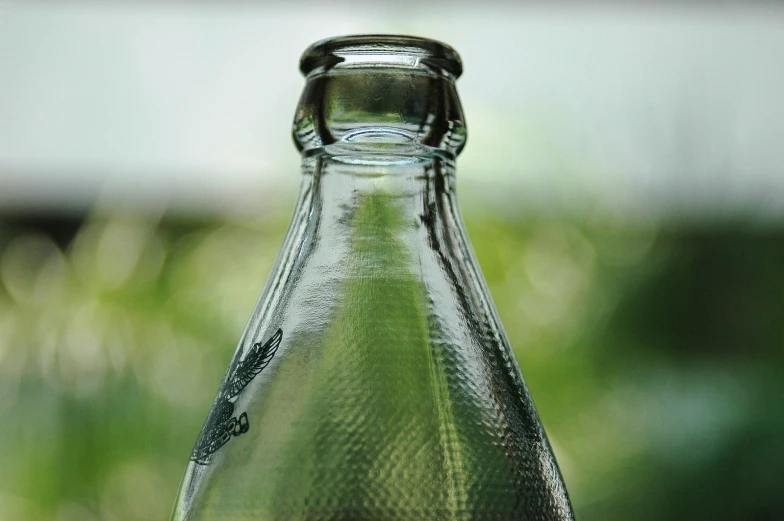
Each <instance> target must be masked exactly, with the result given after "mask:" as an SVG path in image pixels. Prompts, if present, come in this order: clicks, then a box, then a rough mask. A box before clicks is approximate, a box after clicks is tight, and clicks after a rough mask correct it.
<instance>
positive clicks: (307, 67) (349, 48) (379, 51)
mask: <svg viewBox="0 0 784 521" xmlns="http://www.w3.org/2000/svg"><path fill="white" fill-rule="evenodd" d="M363 56H367V57H368V63H369V64H370V63H374V61H376V60H374V58H376V59H377V58H378V57H379V56H383V57H385V58H389V59H391V60H392V62H391V63H389V62H387V60H384V61H385V62H387V66H389V65H395V59H396V58H400V60H399V61H398V63H397V65H399V66H405V67H412V66H416V65H419V64H422V65H424V66H426V67H428V68H430V69H439V70H441V71H444V72H446V73H448V74H449V75H450V76H452V77H453V78H455V79H457V78H458V77H459V76H460V75H461V74H462V73H463V64H462V61H461V60H460V55H459V54H458V53H457V51H455V50H454V49H453V48H452V47H450V46H449V45H447V44H445V43H442V42H439V41H437V40H432V39H429V38H421V37H418V36H406V35H396V34H355V35H348V36H337V37H333V38H327V39H324V40H320V41H318V42H316V43H314V44H313V45H311V46H310V47H308V48H307V49H306V50H305V52H304V53H303V54H302V58H301V59H300V62H299V70H300V72H302V74H303V75H305V76H307V75H309V74H310V73H311V72H313V71H314V70H316V69H318V68H323V69H324V70H329V69H331V68H332V67H334V66H336V65H338V64H340V63H343V62H346V61H347V58H348V57H351V58H352V59H356V58H359V59H360V61H361V57H363ZM412 58H414V60H413V62H412V60H411V59H412Z"/></svg>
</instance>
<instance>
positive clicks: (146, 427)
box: [0, 210, 784, 521]
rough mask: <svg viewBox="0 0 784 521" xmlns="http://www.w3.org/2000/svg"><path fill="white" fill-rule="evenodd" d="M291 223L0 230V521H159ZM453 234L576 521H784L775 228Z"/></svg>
mask: <svg viewBox="0 0 784 521" xmlns="http://www.w3.org/2000/svg"><path fill="white" fill-rule="evenodd" d="M288 217H289V216H288V214H287V213H286V212H280V213H276V214H273V215H269V214H267V215H264V216H263V217H259V218H257V219H231V218H227V217H224V218H212V219H206V220H193V219H185V218H182V217H180V218H178V217H173V216H167V217H163V218H160V217H157V218H152V217H150V216H149V215H147V214H141V213H140V214H136V213H133V212H130V213H128V212H113V213H109V214H106V213H97V214H95V215H92V216H90V217H89V218H87V219H86V220H85V221H84V222H83V223H82V224H81V225H80V227H79V229H78V231H77V233H76V234H75V235H74V237H73V238H71V237H67V238H65V239H63V238H61V237H57V236H55V235H52V234H47V233H44V232H42V229H41V228H39V227H35V226H30V225H28V224H24V223H22V224H20V223H18V222H17V223H16V224H12V223H11V222H10V221H6V222H5V223H4V224H3V222H2V221H0V415H2V416H0V417H1V418H2V421H0V520H3V521H4V520H10V521H27V520H31V521H32V520H44V519H45V520H49V519H54V520H58V521H75V520H79V521H91V520H107V521H115V520H117V521H120V520H122V521H125V520H128V521H134V520H147V519H166V518H167V516H168V515H169V512H170V509H171V506H172V504H173V501H174V498H175V494H176V490H177V487H178V485H179V480H180V477H181V475H182V471H183V470H184V468H185V464H186V462H187V459H188V455H189V452H190V450H191V448H192V445H193V442H194V441H195V439H196V436H197V434H198V432H199V429H200V427H201V424H202V422H203V421H204V418H205V417H206V414H207V411H208V409H209V406H210V404H211V402H212V400H213V398H214V396H215V392H216V390H217V387H218V384H219V382H220V379H221V378H222V376H223V373H224V372H225V370H226V367H227V366H228V362H229V360H230V357H231V355H232V353H233V350H234V347H235V344H236V341H237V339H238V338H239V335H240V332H241V331H242V328H243V326H244V323H245V321H246V319H247V317H248V315H249V314H250V311H251V309H252V307H253V305H254V303H255V301H256V298H257V297H258V294H259V292H260V291H261V288H262V286H263V283H264V281H265V279H266V276H267V274H268V273H269V270H270V268H271V266H272V262H273V261H274V257H275V255H276V254H277V250H278V247H279V244H280V241H281V239H282V236H283V232H284V230H285V226H286V224H287V222H288ZM466 217H467V218H468V222H467V226H468V229H469V234H470V236H471V238H472V241H473V244H474V247H475V249H476V252H477V256H478V257H479V260H480V263H481V265H482V269H483V271H484V273H485V276H486V278H487V280H488V283H489V285H490V289H491V292H492V294H493V296H494V298H495V301H496V304H497V306H498V308H499V310H500V313H501V316H502V320H503V322H504V325H505V327H506V329H507V333H508V334H509V337H510V339H511V341H512V344H513V346H514V348H515V352H516V354H517V356H518V359H519V362H520V365H521V367H522V369H523V373H524V375H525V377H526V380H527V382H528V385H529V387H530V389H531V392H532V394H533V396H534V399H535V400H536V403H537V406H538V408H539V412H540V415H541V416H542V418H543V420H544V422H545V426H546V428H547V430H548V433H549V434H550V437H551V441H552V443H553V446H554V449H555V451H556V453H557V456H558V459H559V463H560V465H561V468H562V470H563V472H564V476H565V479H566V482H567V486H568V488H569V490H570V494H571V496H572V500H573V503H574V506H575V510H576V513H577V516H578V518H579V519H580V520H582V521H589V520H594V519H595V520H603V521H609V520H619V521H620V520H625V521H628V520H687V519H688V520H694V519H744V520H769V519H782V518H784V495H782V494H781V487H782V478H781V469H782V468H784V443H782V442H781V439H782V438H784V420H782V418H784V351H782V349H781V347H782V339H784V316H783V315H784V283H782V280H784V278H783V277H784V233H782V232H781V231H780V230H779V229H774V228H765V229H759V228H752V227H728V226H726V225H723V226H716V227H710V226H701V227H691V228H686V227H665V228H662V227H654V226H651V225H643V224H636V225H630V224H626V225H621V224H620V221H613V220H609V221H601V220H597V219H592V220H584V219H579V220H578V219H567V218H563V217H552V216H549V217H545V216H539V217H537V216H530V215H528V216H509V215H503V216H501V215H498V214H491V213H484V214H483V213H481V212H478V211H476V210H474V211H471V212H467V216H466Z"/></svg>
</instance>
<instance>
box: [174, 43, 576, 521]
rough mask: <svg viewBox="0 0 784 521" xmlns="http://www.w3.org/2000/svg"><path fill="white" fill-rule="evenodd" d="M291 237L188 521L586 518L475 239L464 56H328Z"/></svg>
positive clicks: (256, 316) (186, 504)
mask: <svg viewBox="0 0 784 521" xmlns="http://www.w3.org/2000/svg"><path fill="white" fill-rule="evenodd" d="M300 69H301V71H302V73H303V74H304V75H305V78H306V84H305V89H304V92H303V94H302V97H301V99H300V102H299V106H298V107H297V111H296V115H295V119H294V131H293V133H294V141H295V143H296V145H297V147H298V148H299V150H300V152H301V153H302V186H301V190H300V194H299V199H298V202H297V205H296V209H295V211H294V216H293V218H292V221H291V224H290V227H289V230H288V232H287V234H286V237H285V239H284V243H283V246H282V248H281V251H280V253H279V256H278V259H277V261H276V263H275V266H274V268H273V272H272V275H271V276H270V278H269V280H268V282H267V285H266V287H265V288H264V291H263V293H262V295H261V298H260V300H259V302H258V304H257V305H256V308H255V309H254V311H253V314H252V316H251V318H250V321H249V323H248V325H247V327H246V329H245V332H244V334H243V336H242V339H241V341H240V343H239V347H238V348H237V351H236V353H235V355H234V358H233V361H232V362H231V364H230V366H229V370H228V372H227V374H226V377H225V378H224V380H223V382H222V384H221V386H220V390H219V391H218V396H217V398H216V400H215V402H214V404H213V406H212V410H211V411H210V413H209V416H208V418H207V421H206V423H205V425H204V427H203V429H202V431H201V433H200V435H199V438H198V441H197V442H196V445H195V447H194V449H193V453H192V454H191V458H190V459H191V461H190V463H189V464H188V467H187V469H186V472H185V477H184V479H183V482H182V485H181V488H180V493H179V496H178V499H177V502H176V505H175V511H174V514H173V517H172V519H174V520H189V521H197V520H198V521H206V520H218V519H220V520H250V519H253V520H335V521H339V520H345V521H348V520H352V521H353V520H374V521H376V520H417V521H420V520H436V519H438V520H440V519H450V520H469V519H470V520H485V519H488V520H489V519H493V520H500V519H510V520H511V519H519V520H529V521H534V520H536V521H539V520H548V521H550V520H553V521H555V520H570V519H573V514H572V510H571V506H570V504H569V500H568V498H567V494H566V490H565V488H564V485H563V481H562V479H561V475H560V473H559V470H558V467H557V465H556V462H555V460H554V458H553V455H552V451H551V449H550V446H549V443H548V441H547V438H546V436H545V432H544V430H543V428H542V425H541V423H540V421H539V419H538V417H537V414H536V411H535V409H534V405H533V402H532V401H531V397H530V395H529V393H528V390H527V389H526V386H525V383H524V382H523V378H522V376H521V374H520V370H519V368H518V365H517V363H516V361H515V357H514V355H513V353H512V350H511V349H510V347H509V344H508V341H507V339H506V335H505V334H504V331H503V328H502V327H501V323H500V321H499V318H498V314H497V312H496V310H495V308H494V306H493V303H492V301H491V299H490V295H489V293H488V290H487V287H486V285H485V282H484V280H483V277H482V274H481V272H480V270H479V267H478V264H477V262H476V259H475V258H474V254H473V252H472V249H471V246H470V244H469V241H468V238H467V236H466V233H465V230H464V227H463V223H462V219H461V217H460V213H459V211H458V207H457V201H456V198H455V173H454V172H455V167H454V163H455V157H456V155H457V154H458V153H459V152H460V151H461V149H462V148H463V145H464V144H465V140H466V127H465V120H464V118H463V112H462V108H461V105H460V101H459V99H458V96H457V92H456V90H455V80H456V79H457V77H458V76H460V74H461V72H462V65H461V62H460V58H459V56H458V55H457V53H456V52H455V51H454V50H453V49H452V48H450V47H448V46H446V45H444V44H441V43H438V42H435V41H432V40H426V39H421V38H412V37H402V36H384V35H366V36H349V37H341V38H334V39H329V40H324V41H321V42H318V43H316V44H315V45H313V46H312V47H310V48H309V49H308V50H307V51H306V52H305V54H304V55H303V57H302V60H301V62H300Z"/></svg>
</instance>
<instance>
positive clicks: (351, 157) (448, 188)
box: [303, 145, 455, 229]
mask: <svg viewBox="0 0 784 521" xmlns="http://www.w3.org/2000/svg"><path fill="white" fill-rule="evenodd" d="M454 171H455V169H454V159H453V158H452V157H450V155H449V154H444V153H442V152H440V151H437V150H433V149H431V148H429V147H424V146H410V145H403V146H394V147H389V146H387V145H384V146H383V148H381V147H380V146H378V145H376V146H367V145H364V146H361V147H350V146H346V145H333V146H328V147H325V148H324V149H322V150H321V151H320V152H319V153H317V154H313V155H311V156H310V157H306V158H305V159H304V160H303V173H304V174H305V176H306V180H305V184H306V185H310V187H311V188H310V189H311V190H312V192H313V193H312V195H313V197H312V200H311V201H312V202H311V204H314V205H318V206H319V207H320V208H322V209H323V211H324V216H323V217H324V218H325V219H329V221H330V223H333V224H335V225H343V226H346V225H350V224H351V223H354V224H356V223H357V222H358V220H360V219H361V218H363V213H362V209H363V208H365V207H367V206H374V207H376V209H378V210H381V209H382V208H383V211H384V212H385V215H384V219H382V220H379V221H377V222H376V223H375V224H376V226H377V227H382V226H384V227H388V228H399V229H407V228H409V227H412V226H413V227H420V226H423V225H425V224H426V221H427V220H428V219H430V218H432V217H433V214H434V213H435V212H438V211H443V210H444V209H445V208H444V204H446V206H447V207H448V208H449V210H451V209H452V207H453V206H454V204H455V194H454ZM376 217H379V218H380V217H381V216H380V215H377V216H376ZM325 224H326V223H325Z"/></svg>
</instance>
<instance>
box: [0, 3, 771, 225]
mask: <svg viewBox="0 0 784 521" xmlns="http://www.w3.org/2000/svg"><path fill="white" fill-rule="evenodd" d="M782 14H784V6H781V4H776V3H749V4H734V3H731V4H728V5H724V4H717V5H714V6H709V5H705V4H698V3H693V4H692V3H687V4H685V5H678V4H671V3H667V4H665V5H661V6H656V5H653V3H646V4H637V5H636V6H634V7H624V6H621V5H619V4H616V3H606V4H591V5H590V7H587V6H586V7H582V8H573V9H565V8H564V7H563V6H560V5H558V6H552V7H548V6H547V4H545V3H536V4H530V5H527V6H520V7H515V6H514V5H513V4H511V3H510V4H502V5H493V4H488V5H478V4H476V5H474V4H469V3H457V4H438V5H432V6H430V7H420V6H416V9H414V8H413V4H407V3H402V4H401V3H393V2H382V3H377V4H373V5H372V6H368V5H365V4H359V3H338V4H334V5H326V4H321V3H315V2H312V3H304V4H303V3H290V4H287V3H283V2H273V3H263V2H243V3H239V4H235V3H231V4H229V3H217V2H197V3H177V2H164V3H154V2H145V3H139V2H111V3H109V2H107V3H98V2H75V1H64V2H58V3H56V4H50V3H44V2H25V3H22V2H8V1H0V209H3V208H5V209H6V210H11V211H14V210H15V209H24V208H33V209H36V210H46V209H52V210H58V211H59V210H62V209H63V208H66V209H67V208H72V209H77V210H84V209H86V208H89V207H90V206H91V205H92V204H94V203H95V201H96V199H99V200H100V201H102V202H104V203H106V204H114V203H115V202H120V201H122V202H123V203H124V204H128V203H130V204H134V205H136V204H138V205H159V204H165V205H166V206H167V207H168V208H170V209H177V210H182V211H193V210H197V211H200V212H201V211H205V210H207V211H219V212H225V211H229V210H232V209H236V208H246V207H251V208H255V209H256V210H258V208H259V206H263V205H267V204H273V203H274V201H275V200H276V199H277V198H278V197H279V195H280V194H282V193H286V194H291V193H292V192H293V191H294V190H295V189H296V188H295V187H296V185H297V183H298V175H297V172H298V155H297V153H296V151H295V149H294V147H293V145H292V143H291V138H290V123H291V118H292V115H293V111H294V107H295V105H296V102H297V98H298V96H299V93H300V91H301V88H302V85H303V80H302V77H301V76H300V75H299V73H298V70H297V63H298V58H299V55H300V54H301V52H302V51H303V50H304V49H305V48H306V47H307V46H308V45H309V44H310V43H312V42H313V41H315V40H318V39H321V38H324V37H328V36H334V35H339V34H347V33H363V32H364V33H367V32H385V33H390V32H391V33H407V34H414V35H420V36H427V37H431V38H436V39H440V40H443V41H445V42H447V43H449V44H450V45H452V46H454V47H455V48H456V49H457V50H458V52H459V53H460V54H461V55H462V57H463V60H464V65H465V73H464V75H463V77H462V78H461V79H460V80H459V83H458V87H459V91H460V93H461V96H462V99H463V104H464V107H465V111H466V115H467V119H468V125H469V143H468V146H467V148H466V151H465V153H464V154H463V155H462V156H461V158H460V162H459V164H458V174H459V179H460V181H459V182H460V183H461V186H463V187H465V186H470V187H471V190H472V192H473V191H474V190H477V191H478V192H477V193H480V194H486V195H491V196H492V197H493V198H494V199H495V200H496V201H499V200H500V201H506V202H507V203H508V204H510V205H515V206H516V207H517V209H518V211H519V209H520V207H523V208H531V209H535V210H536V211H541V210H542V209H545V208H556V209H567V210H569V211H578V212H584V211H587V212H594V211H602V212H603V211H610V212H618V211H620V212H624V213H627V214H630V215H631V214H633V215H638V216H643V217H650V216H654V217H656V216H660V215H663V214H665V213H666V214H667V215H679V216H680V217H679V218H690V217H695V218H701V217H703V216H705V215H710V216H714V217H715V216H716V215H721V214H722V213H723V212H728V211H731V212H732V213H733V214H734V215H737V214H738V213H739V212H740V213H744V212H748V213H751V214H754V216H755V217H756V218H763V219H765V218H774V219H775V218H780V217H784V202H782V201H784V175H782V173H783V170H784V169H783V168H782V167H784V147H783V146H782V145H781V144H782V138H784V103H782V102H781V93H782V92H784V16H782ZM289 199H290V197H287V198H286V204H289V203H290V200H289ZM469 202H470V201H469Z"/></svg>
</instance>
